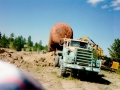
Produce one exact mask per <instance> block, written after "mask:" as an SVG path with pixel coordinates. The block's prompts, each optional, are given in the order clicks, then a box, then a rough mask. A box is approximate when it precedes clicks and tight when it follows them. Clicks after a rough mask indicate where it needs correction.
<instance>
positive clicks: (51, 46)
mask: <svg viewBox="0 0 120 90" xmlns="http://www.w3.org/2000/svg"><path fill="white" fill-rule="evenodd" d="M65 35H66V38H71V39H72V38H73V31H72V28H71V27H70V26H69V25H68V24H66V23H57V24H55V25H54V26H53V27H52V28H51V30H50V37H49V42H48V51H56V49H57V50H62V46H60V45H59V42H60V39H61V38H65Z"/></svg>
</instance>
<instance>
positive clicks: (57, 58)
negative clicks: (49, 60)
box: [54, 56, 59, 67]
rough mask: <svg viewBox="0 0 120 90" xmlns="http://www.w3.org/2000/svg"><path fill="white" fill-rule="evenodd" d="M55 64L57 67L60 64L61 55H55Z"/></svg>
mask: <svg viewBox="0 0 120 90" xmlns="http://www.w3.org/2000/svg"><path fill="white" fill-rule="evenodd" d="M54 65H55V67H58V65H59V56H56V57H55V61H54Z"/></svg>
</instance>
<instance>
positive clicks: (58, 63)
mask: <svg viewBox="0 0 120 90" xmlns="http://www.w3.org/2000/svg"><path fill="white" fill-rule="evenodd" d="M60 65H61V56H59V63H58V67H60Z"/></svg>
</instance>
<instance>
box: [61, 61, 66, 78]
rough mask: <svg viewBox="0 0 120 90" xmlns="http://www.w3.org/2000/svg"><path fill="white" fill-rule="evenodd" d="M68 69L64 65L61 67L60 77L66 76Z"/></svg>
mask: <svg viewBox="0 0 120 90" xmlns="http://www.w3.org/2000/svg"><path fill="white" fill-rule="evenodd" d="M65 74H66V68H65V67H64V65H63V63H61V65H60V76H65Z"/></svg>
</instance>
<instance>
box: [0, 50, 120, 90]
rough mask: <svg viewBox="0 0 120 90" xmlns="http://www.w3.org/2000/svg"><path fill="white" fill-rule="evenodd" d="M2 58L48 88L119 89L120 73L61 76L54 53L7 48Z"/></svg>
mask: <svg viewBox="0 0 120 90" xmlns="http://www.w3.org/2000/svg"><path fill="white" fill-rule="evenodd" d="M0 58H1V59H3V60H5V61H7V62H10V63H12V64H14V65H16V66H17V67H18V68H20V69H22V70H25V71H27V72H28V73H30V74H31V75H32V76H33V77H34V78H36V79H37V80H38V81H39V82H40V83H41V84H42V85H43V87H44V88H45V89H46V90H119V89H120V75H117V74H115V73H110V72H106V71H101V72H100V73H99V75H98V76H79V77H71V76H70V75H68V76H66V77H64V78H63V77H60V76H59V68H57V67H54V66H53V61H54V60H53V58H54V56H53V55H52V53H47V54H41V53H39V54H38V53H36V52H34V53H29V52H16V51H13V50H5V51H2V52H0Z"/></svg>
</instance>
